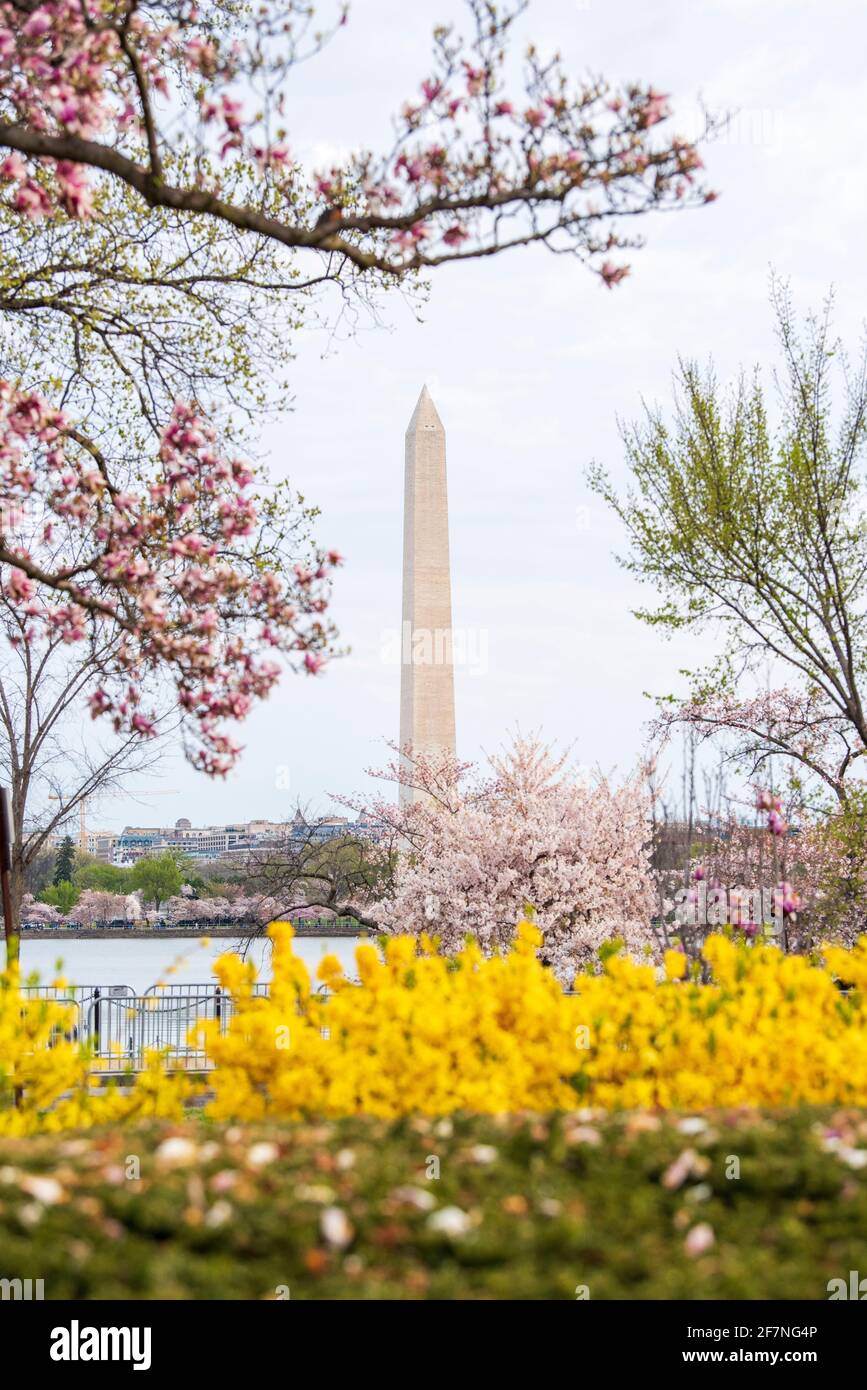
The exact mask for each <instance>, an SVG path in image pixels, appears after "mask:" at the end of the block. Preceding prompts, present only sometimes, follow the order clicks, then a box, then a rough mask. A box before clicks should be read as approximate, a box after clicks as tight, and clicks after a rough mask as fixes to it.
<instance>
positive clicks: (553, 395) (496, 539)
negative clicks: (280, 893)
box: [91, 0, 867, 827]
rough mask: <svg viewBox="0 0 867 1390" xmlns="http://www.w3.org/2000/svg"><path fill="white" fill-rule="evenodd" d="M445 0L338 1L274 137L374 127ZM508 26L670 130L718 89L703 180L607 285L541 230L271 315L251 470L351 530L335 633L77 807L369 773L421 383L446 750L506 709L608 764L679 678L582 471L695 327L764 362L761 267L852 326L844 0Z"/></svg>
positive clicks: (339, 532) (853, 188)
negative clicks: (338, 329) (357, 294)
mask: <svg viewBox="0 0 867 1390" xmlns="http://www.w3.org/2000/svg"><path fill="white" fill-rule="evenodd" d="M462 13H463V10H462V6H461V5H460V3H457V2H456V3H431V0H414V3H413V4H412V5H411V6H410V5H402V6H398V5H396V4H394V3H393V0H392V2H391V3H389V2H388V0H356V3H355V4H354V6H353V10H352V14H351V16H350V22H349V25H348V26H347V28H345V29H344V30H343V31H342V33H341V35H340V36H339V38H338V40H337V41H336V42H335V44H334V45H333V46H332V47H331V48H330V50H329V51H328V52H327V53H326V54H325V55H324V56H322V57H321V58H319V59H318V60H316V62H314V63H311V64H310V65H308V66H307V67H306V68H304V69H303V71H302V72H300V73H299V74H298V75H297V78H296V85H295V87H294V98H293V102H291V103H290V110H291V111H292V112H293V116H292V130H293V137H294V139H293V146H294V149H295V150H297V151H302V150H304V151H315V152H316V154H317V156H318V158H317V163H320V162H322V160H323V158H327V155H328V153H329V152H330V151H331V150H333V149H334V148H345V147H346V146H349V145H354V144H356V143H369V144H370V145H372V146H373V147H382V146H383V144H384V142H385V140H386V139H387V135H388V131H389V117H390V114H391V113H392V112H393V111H394V110H396V109H397V108H398V107H399V106H400V104H401V103H402V101H403V100H404V99H405V98H406V97H407V96H409V95H410V94H412V93H413V92H414V91H415V90H416V89H417V84H418V80H419V79H420V78H421V77H423V76H424V75H426V72H427V70H428V66H429V53H430V33H431V30H432V28H433V26H434V24H435V23H436V22H437V21H441V20H443V19H447V18H450V17H452V16H456V17H459V16H461V14H462ZM520 37H521V39H522V41H523V40H524V39H527V40H529V39H530V38H533V39H535V40H536V41H537V42H538V44H539V46H540V48H541V49H542V50H543V51H546V50H547V51H551V50H553V49H558V50H559V51H560V52H561V54H562V55H563V59H564V61H565V64H566V65H567V67H569V68H570V69H571V70H572V71H574V72H575V74H576V75H579V76H580V75H581V74H583V73H585V72H587V71H590V72H593V73H603V74H605V75H606V76H607V77H609V78H611V79H622V80H630V79H640V80H642V81H645V82H652V83H653V84H654V85H655V86H656V87H657V88H660V89H662V90H663V91H665V92H669V93H671V100H672V105H673V106H674V108H675V111H676V113H679V114H680V116H681V119H680V120H678V119H675V122H674V125H675V126H677V127H678V128H679V129H683V130H684V131H685V133H690V134H692V133H694V132H695V129H696V122H697V103H698V99H699V98H703V99H704V101H705V102H706V103H707V104H708V105H709V106H710V107H711V108H712V109H715V110H718V111H724V110H729V111H733V112H734V113H735V114H734V116H733V120H732V125H731V129H730V131H729V133H728V134H727V135H725V136H724V137H723V138H722V139H721V140H719V141H718V142H717V143H716V144H714V145H713V146H712V147H711V148H709V149H708V150H707V151H706V156H705V157H706V163H707V166H708V176H709V181H710V183H711V185H712V186H713V187H715V188H716V189H718V190H719V192H720V194H721V197H720V200H719V201H718V202H717V203H715V204H713V205H711V206H708V207H706V208H702V209H699V210H696V211H692V212H685V213H683V214H677V215H662V216H659V217H658V218H655V219H654V218H650V219H647V220H646V221H645V222H644V224H643V230H644V233H645V235H646V238H647V245H646V247H645V248H644V249H643V250H641V251H638V252H636V253H635V254H634V255H632V256H631V260H632V266H633V272H632V276H631V278H630V279H628V280H626V281H625V282H624V283H623V284H622V285H621V286H619V287H618V288H616V289H615V290H614V291H611V292H609V291H608V290H606V289H605V288H604V287H603V286H602V284H601V282H599V281H598V280H597V279H596V278H595V277H593V276H591V275H590V274H588V272H587V271H585V270H583V269H582V268H581V267H580V265H578V263H577V262H576V263H572V262H571V261H570V260H568V259H566V258H563V257H554V256H551V255H549V254H547V253H546V252H545V251H544V250H541V249H538V250H537V249H534V248H531V249H526V250H524V251H518V252H515V253H512V254H510V255H508V256H506V257H503V258H497V259H494V260H490V261H487V262H479V263H470V264H469V265H467V266H462V267H454V268H446V269H444V270H443V271H442V272H440V273H439V274H438V275H437V276H436V278H435V279H434V281H433V287H432V296H431V300H430V303H429V305H428V306H427V307H426V309H425V311H424V313H423V322H421V323H419V322H417V321H416V320H415V318H414V317H413V315H412V313H411V312H410V311H409V310H408V308H407V307H406V306H405V305H404V304H403V303H402V301H401V300H400V299H399V298H394V299H393V300H392V301H391V302H390V304H388V305H387V306H386V320H387V322H386V326H385V327H384V328H380V329H374V328H372V327H369V326H368V327H365V328H364V330H363V331H362V332H360V333H359V334H358V336H357V337H356V338H355V339H354V340H350V341H344V342H342V343H339V344H336V345H332V346H331V349H330V353H329V355H326V356H323V354H325V352H326V348H327V346H328V344H327V342H326V339H325V338H324V337H323V336H321V335H318V334H315V333H313V334H310V335H308V336H307V337H301V338H299V339H298V340H296V341H295V342H294V343H291V342H288V341H287V352H288V351H289V350H290V349H291V350H294V352H295V353H296V361H295V363H294V365H293V367H292V370H291V379H292V384H293V390H294V395H295V399H294V405H293V408H292V410H291V411H287V412H286V414H285V415H284V417H283V418H282V419H281V420H280V421H279V422H275V423H274V424H273V425H271V426H270V427H269V429H268V432H267V436H266V444H267V452H268V457H269V459H270V463H271V467H272V469H273V471H274V474H275V475H280V476H284V475H286V476H289V477H291V479H292V480H293V482H294V483H295V484H296V485H297V486H298V487H299V488H300V489H301V491H302V492H304V494H305V496H306V498H307V500H308V501H310V502H315V503H317V504H318V505H319V506H320V507H321V508H322V516H321V518H320V521H319V536H320V538H321V540H322V541H323V542H324V543H326V544H327V545H328V546H334V547H336V548H337V549H339V550H340V551H341V552H342V553H343V554H344V555H345V556H346V565H345V568H344V569H343V570H342V571H341V572H340V574H339V579H338V583H337V586H336V591H335V595H334V604H333V615H334V617H335V619H336V621H337V622H338V624H339V626H340V629H341V634H342V637H343V640H344V642H345V643H346V644H348V645H349V646H351V648H352V652H351V655H350V656H348V657H347V658H346V659H344V660H342V661H340V662H338V663H335V664H333V665H332V666H331V667H330V669H329V670H328V672H327V674H326V675H324V676H322V677H319V678H316V679H301V678H292V677H289V676H287V677H286V678H285V679H284V681H283V682H282V684H281V686H280V688H279V690H278V692H277V693H276V694H275V695H274V696H273V697H272V698H271V700H270V701H269V702H268V704H267V706H265V707H263V708H262V710H261V711H260V712H259V713H257V715H256V716H255V717H253V718H251V719H250V720H249V721H248V723H247V724H246V725H245V726H243V729H242V738H243V741H244V743H245V745H246V753H245V756H244V758H243V760H242V763H241V766H240V769H239V770H238V771H237V772H236V773H235V774H233V775H232V777H230V778H229V779H228V780H227V781H226V782H223V783H218V784H214V783H212V782H209V781H208V780H207V779H205V778H204V777H202V776H201V775H199V774H197V773H194V772H193V771H191V770H190V769H189V768H187V767H186V766H185V765H184V764H183V762H182V761H181V760H179V759H174V760H171V761H168V762H167V763H166V767H165V771H164V774H163V777H162V781H161V782H142V783H141V784H140V785H142V786H145V785H151V786H162V787H163V788H168V787H171V788H177V789H178V793H179V794H178V795H174V796H165V797H160V798H159V799H154V800H153V801H150V802H148V801H144V802H140V803H138V804H136V803H134V802H130V801H128V800H123V801H106V802H104V803H103V805H102V806H101V807H100V808H99V810H98V811H96V810H95V811H94V813H93V815H92V817H91V823H92V824H96V823H97V822H99V823H101V824H104V825H106V826H110V827H111V826H114V827H117V826H120V825H123V824H124V823H126V822H128V821H133V820H136V821H139V822H150V823H153V822H155V821H156V822H159V823H166V822H167V821H168V822H171V821H174V820H175V819H176V818H177V817H178V816H182V815H186V816H189V817H190V819H191V820H193V822H194V823H215V822H221V821H225V820H229V819H235V818H236V819H249V818H252V817H254V816H268V817H272V818H281V817H283V816H286V815H287V814H291V811H292V809H293V808H294V805H295V803H296V801H298V800H300V801H301V803H302V804H307V805H310V806H311V807H312V808H313V809H314V810H319V811H320V812H324V811H327V810H328V809H329V808H331V807H333V805H334V803H333V800H332V797H331V795H330V794H331V793H340V792H346V793H352V792H354V791H362V790H364V789H365V788H368V789H369V788H370V787H371V786H372V784H371V783H370V782H369V781H368V780H367V779H366V778H365V775H364V770H365V768H367V767H369V766H371V765H379V764H381V763H382V762H383V761H384V758H385V750H384V747H383V740H384V739H386V738H389V737H391V738H396V737H397V731H398V699H399V680H400V671H399V667H398V666H397V665H396V664H393V663H390V662H389V661H388V660H386V659H384V657H387V656H388V650H387V648H388V640H387V634H388V633H389V630H392V631H394V630H396V629H397V628H398V626H399V622H400V609H401V547H402V488H403V436H404V431H405V428H406V424H407V421H408V419H409V417H410V415H411V413H412V410H413V407H414V405H415V401H416V398H417V396H418V392H419V390H420V388H421V386H422V384H423V383H424V382H427V384H428V387H429V389H430V391H431V393H432V394H433V397H434V400H435V402H436V405H437V408H438V410H439V412H440V415H441V417H442V420H443V423H444V425H445V428H446V435H447V452H448V473H449V503H450V526H451V546H452V593H453V603H454V623H455V626H456V628H457V629H461V630H464V631H467V632H468V633H470V634H472V635H473V637H474V640H475V646H474V647H471V649H470V650H469V652H468V657H469V658H470V659H469V660H468V662H467V664H466V665H464V666H461V667H459V668H458V670H457V672H456V693H457V731H458V732H457V736H458V749H459V753H460V754H461V756H463V757H467V758H478V757H481V756H482V755H483V753H484V752H485V750H494V749H496V748H497V746H498V745H499V744H500V742H501V741H502V739H503V738H504V736H506V734H507V733H508V731H509V730H510V729H512V728H514V727H515V726H516V725H520V726H521V727H522V728H523V729H525V730H532V729H541V730H542V732H543V733H544V735H545V736H546V737H548V738H549V739H551V740H552V741H556V742H558V743H559V744H561V745H564V744H571V745H573V746H574V750H575V756H576V758H577V760H579V761H580V762H582V763H584V764H588V765H598V766H600V767H602V768H603V769H604V770H605V771H610V770H612V769H614V768H617V769H619V770H620V772H621V773H626V772H627V771H628V770H629V768H630V766H631V764H632V763H633V761H634V759H635V757H636V756H637V754H638V752H639V750H640V748H641V747H642V744H643V739H644V734H643V730H644V726H645V724H646V721H647V720H648V718H649V717H650V715H651V713H652V706H651V704H650V703H649V701H648V700H647V699H645V698H644V697H643V692H644V691H648V690H649V691H654V692H664V691H674V690H677V689H679V688H680V689H682V688H683V682H682V680H681V679H680V678H679V676H678V671H679V670H680V669H681V668H683V667H684V666H688V665H690V664H691V663H694V660H695V658H696V656H697V655H698V654H699V653H698V652H697V649H696V648H695V647H694V645H693V644H692V643H687V642H685V641H681V642H678V643H676V644H673V643H666V642H664V641H663V640H662V639H661V638H660V637H659V636H657V635H656V634H654V633H653V632H652V631H650V630H648V629H645V628H643V627H642V625H641V624H639V623H638V622H637V620H636V619H634V618H633V617H632V616H631V613H630V609H631V607H633V606H634V605H635V602H636V597H637V594H636V591H635V589H634V588H633V586H632V584H631V581H630V580H629V578H628V576H626V575H625V574H624V573H623V572H622V571H621V570H620V569H619V568H618V566H617V564H616V562H615V560H614V558H613V553H614V551H615V550H616V549H617V548H618V545H619V543H620V540H621V537H620V535H619V529H618V526H617V524H616V523H615V522H614V521H613V519H612V518H611V517H609V516H607V515H606V514H605V512H604V510H603V509H602V507H601V505H600V504H599V503H598V502H597V501H595V500H594V499H592V498H591V497H589V496H588V494H587V491H586V488H585V484H584V479H583V472H584V469H585V467H586V465H587V464H588V463H589V462H590V461H591V460H599V461H601V462H603V463H604V464H606V465H607V466H608V467H609V468H610V469H611V470H612V471H613V472H614V473H615V474H617V475H619V476H621V477H623V476H624V472H623V462H622V450H621V447H620V443H619V437H618V430H617V420H618V417H619V418H621V419H631V418H633V417H634V416H635V415H636V414H637V413H638V412H639V411H640V408H641V400H642V398H645V399H648V400H650V401H661V402H665V401H667V400H669V399H670V381H671V373H672V369H673V367H674V366H675V364H676V360H677V357H678V355H683V356H690V357H698V358H701V359H704V358H707V357H708V356H710V355H712V356H713V359H714V361H715V363H716V366H717V370H718V373H719V375H720V376H721V378H722V379H724V380H725V379H727V378H729V377H731V376H732V375H733V374H734V373H735V372H736V371H737V369H738V366H739V365H740V364H743V365H745V366H748V367H751V366H752V365H753V364H755V363H763V364H767V366H768V367H770V366H771V365H772V364H773V361H774V354H775V347H774V338H773V328H772V321H771V316H770V312H769V308H768V302H767V290H768V278H769V272H770V268H771V267H772V266H773V268H774V269H775V270H776V271H777V273H778V274H780V275H781V276H783V277H788V278H789V279H790V281H791V286H792V291H793V295H794V298H795V302H796V305H797V306H798V307H799V309H803V310H806V309H808V308H810V307H815V306H819V305H821V302H822V300H823V298H824V296H825V294H826V293H827V291H828V289H829V287H830V286H831V285H834V286H835V287H836V291H837V316H836V317H837V324H838V326H839V329H840V331H841V333H842V334H843V336H844V338H846V339H847V340H848V342H849V344H850V345H851V347H852V348H853V350H854V349H855V348H856V347H857V345H858V342H859V340H860V337H861V332H862V324H863V320H864V316H865V315H864V309H865V289H867V264H865V256H864V244H865V213H867V194H865V159H867V155H865V151H867V103H865V98H864V77H863V55H864V52H865V41H867V17H865V7H864V5H863V3H859V0H762V2H761V3H756V0H698V3H696V0H655V3H654V4H653V5H648V4H647V3H646V0H620V3H616V0H613V2H612V0H606V2H605V3H602V0H599V2H598V3H595V2H594V0H590V3H586V0H571V3H570V0H532V3H531V5H530V8H529V12H528V14H527V15H526V16H525V17H524V19H523V20H522V21H521V30H520Z"/></svg>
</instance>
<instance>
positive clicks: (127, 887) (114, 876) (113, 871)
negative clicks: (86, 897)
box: [73, 860, 133, 893]
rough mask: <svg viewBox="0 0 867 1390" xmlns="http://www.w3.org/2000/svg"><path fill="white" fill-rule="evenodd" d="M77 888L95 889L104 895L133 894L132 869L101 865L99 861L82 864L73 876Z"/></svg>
mask: <svg viewBox="0 0 867 1390" xmlns="http://www.w3.org/2000/svg"><path fill="white" fill-rule="evenodd" d="M73 881H74V883H75V886H76V887H77V888H93V889H96V890H97V891H99V892H102V893H131V892H132V889H133V884H132V869H121V868H119V867H118V865H117V864H101V863H100V862H99V861H98V860H96V861H91V862H90V863H86V864H80V865H79V866H78V867H77V868H76V870H75V874H74V875H73Z"/></svg>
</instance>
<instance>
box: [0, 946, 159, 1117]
mask: <svg viewBox="0 0 867 1390" xmlns="http://www.w3.org/2000/svg"><path fill="white" fill-rule="evenodd" d="M54 983H55V984H56V985H62V984H63V981H61V980H55V981H54ZM75 1021H76V1020H75V1017H74V1014H73V1011H72V1010H71V1009H70V1007H69V1005H67V1004H64V1003H62V1002H56V1001H54V1000H49V999H38V998H31V997H24V996H22V994H21V992H20V975H19V971H18V967H17V965H14V964H12V965H10V966H9V967H8V968H7V969H6V970H5V971H4V972H2V973H0V1135H14V1136H19V1135H26V1134H35V1133H36V1132H37V1131H39V1132H42V1131H55V1132H56V1131H59V1130H63V1129H78V1128H85V1127H87V1126H90V1125H107V1124H114V1123H117V1122H122V1121H127V1120H133V1119H139V1118H144V1117H150V1116H159V1117H164V1118H176V1117H179V1116H181V1115H182V1114H183V1096H184V1092H185V1090H186V1078H184V1077H180V1076H172V1075H169V1074H168V1073H167V1072H166V1071H165V1070H164V1068H163V1066H162V1064H161V1060H160V1057H159V1055H158V1054H156V1053H155V1054H154V1055H153V1056H151V1057H149V1059H148V1066H147V1069H146V1070H145V1071H144V1072H141V1073H139V1075H138V1076H137V1077H136V1079H135V1083H134V1084H133V1085H131V1086H130V1087H128V1088H126V1087H125V1088H123V1089H120V1088H114V1087H112V1088H105V1087H104V1086H101V1085H99V1084H98V1083H97V1082H96V1081H95V1080H94V1079H93V1078H92V1077H91V1067H92V1058H91V1055H90V1051H89V1049H88V1048H87V1047H86V1046H84V1045H83V1044H81V1043H79V1042H75V1041H73V1040H72V1029H73V1026H74V1023H75Z"/></svg>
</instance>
